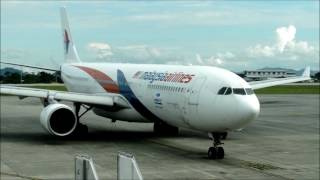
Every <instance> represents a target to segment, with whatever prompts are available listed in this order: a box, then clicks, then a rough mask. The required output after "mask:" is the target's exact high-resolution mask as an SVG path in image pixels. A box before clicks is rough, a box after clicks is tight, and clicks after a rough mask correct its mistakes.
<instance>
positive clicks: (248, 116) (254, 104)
mask: <svg viewBox="0 0 320 180" xmlns="http://www.w3.org/2000/svg"><path fill="white" fill-rule="evenodd" d="M244 97H245V98H241V99H240V101H241V102H240V103H239V106H240V107H239V111H238V112H239V117H241V120H240V123H241V126H244V125H245V124H248V123H249V122H251V121H253V120H255V119H256V118H257V117H258V115H259V113H260V103H259V100H258V98H257V97H256V95H250V96H244Z"/></svg>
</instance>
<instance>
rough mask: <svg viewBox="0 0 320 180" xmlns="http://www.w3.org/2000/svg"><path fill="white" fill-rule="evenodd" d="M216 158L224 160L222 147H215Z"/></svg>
mask: <svg viewBox="0 0 320 180" xmlns="http://www.w3.org/2000/svg"><path fill="white" fill-rule="evenodd" d="M217 158H218V159H223V158H224V149H223V147H217Z"/></svg>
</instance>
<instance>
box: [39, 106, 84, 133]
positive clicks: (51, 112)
mask: <svg viewBox="0 0 320 180" xmlns="http://www.w3.org/2000/svg"><path fill="white" fill-rule="evenodd" d="M40 123H41V125H42V127H43V128H44V129H45V130H47V131H48V132H49V133H50V134H52V135H56V136H68V135H70V134H71V133H72V132H74V130H75V129H76V126H77V124H78V120H77V118H76V115H75V113H74V111H73V110H72V108H70V107H69V106H67V105H65V104H60V103H55V104H49V105H48V106H46V107H45V108H44V109H43V110H42V112H41V114H40Z"/></svg>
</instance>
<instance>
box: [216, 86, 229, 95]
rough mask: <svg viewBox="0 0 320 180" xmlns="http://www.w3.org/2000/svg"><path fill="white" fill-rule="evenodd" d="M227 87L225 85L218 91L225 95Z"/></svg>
mask: <svg viewBox="0 0 320 180" xmlns="http://www.w3.org/2000/svg"><path fill="white" fill-rule="evenodd" d="M226 89H227V87H223V88H221V89H220V90H219V91H218V94H220V95H223V94H224V92H225V91H226Z"/></svg>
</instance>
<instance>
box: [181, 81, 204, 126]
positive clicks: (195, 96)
mask: <svg viewBox="0 0 320 180" xmlns="http://www.w3.org/2000/svg"><path fill="white" fill-rule="evenodd" d="M205 81H206V77H205V76H199V77H198V78H195V79H194V82H193V83H192V84H191V85H190V87H189V92H187V93H186V97H185V105H184V108H183V117H184V122H185V123H186V124H187V125H188V126H189V125H190V123H189V121H190V120H192V119H194V118H197V116H198V106H199V96H200V93H201V89H202V88H203V85H204V82H205Z"/></svg>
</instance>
